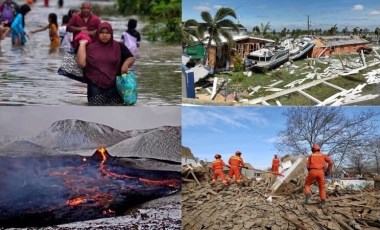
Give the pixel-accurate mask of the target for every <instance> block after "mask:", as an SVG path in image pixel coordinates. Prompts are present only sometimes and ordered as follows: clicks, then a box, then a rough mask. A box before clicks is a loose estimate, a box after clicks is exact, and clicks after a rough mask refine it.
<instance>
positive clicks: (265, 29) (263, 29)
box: [261, 22, 270, 38]
mask: <svg viewBox="0 0 380 230" xmlns="http://www.w3.org/2000/svg"><path fill="white" fill-rule="evenodd" d="M269 23H270V22H268V23H267V24H266V25H265V26H264V24H263V23H261V35H262V36H263V38H265V37H266V35H267V34H268V31H269V30H270V25H269Z"/></svg>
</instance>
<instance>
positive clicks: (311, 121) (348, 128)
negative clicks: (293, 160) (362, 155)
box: [276, 106, 380, 166]
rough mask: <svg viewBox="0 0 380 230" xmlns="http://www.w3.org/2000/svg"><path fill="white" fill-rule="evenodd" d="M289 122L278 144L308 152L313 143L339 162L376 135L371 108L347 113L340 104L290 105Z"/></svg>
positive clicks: (292, 149) (283, 150)
mask: <svg viewBox="0 0 380 230" xmlns="http://www.w3.org/2000/svg"><path fill="white" fill-rule="evenodd" d="M284 115H285V116H286V117H287V121H286V125H285V128H284V129H283V130H281V131H280V132H279V134H278V135H279V137H280V139H279V140H280V141H279V142H278V143H276V148H277V149H278V150H279V151H281V152H290V153H293V154H304V155H307V154H308V153H309V152H310V148H311V146H312V145H313V144H319V145H320V146H321V148H322V151H323V152H325V153H327V154H328V155H330V156H334V159H335V160H336V163H335V165H337V166H340V165H341V164H342V163H343V159H344V157H345V154H346V152H347V150H350V149H352V148H356V147H358V146H362V145H363V142H365V141H366V140H368V139H372V137H374V136H375V135H376V126H377V123H376V120H375V118H376V116H378V115H380V114H379V113H375V112H373V111H371V110H367V111H362V112H361V113H358V114H352V115H351V116H348V115H346V114H345V113H344V111H343V109H342V108H341V107H327V106H321V107H291V108H289V109H287V110H286V111H285V112H284Z"/></svg>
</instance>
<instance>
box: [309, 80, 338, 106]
mask: <svg viewBox="0 0 380 230" xmlns="http://www.w3.org/2000/svg"><path fill="white" fill-rule="evenodd" d="M303 91H304V92H305V93H307V94H309V95H310V96H312V97H315V98H316V99H318V100H320V101H324V100H325V99H327V98H329V97H330V96H332V95H334V94H336V93H339V92H340V91H339V90H337V89H335V88H333V87H330V86H327V85H325V84H322V83H321V84H318V85H316V86H313V87H310V88H307V89H305V90H303ZM314 103H315V102H314Z"/></svg>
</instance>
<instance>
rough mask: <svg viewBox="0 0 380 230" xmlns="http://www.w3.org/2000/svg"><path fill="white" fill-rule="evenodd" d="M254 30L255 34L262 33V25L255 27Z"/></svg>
mask: <svg viewBox="0 0 380 230" xmlns="http://www.w3.org/2000/svg"><path fill="white" fill-rule="evenodd" d="M252 32H253V34H260V27H258V26H255V27H253V29H252Z"/></svg>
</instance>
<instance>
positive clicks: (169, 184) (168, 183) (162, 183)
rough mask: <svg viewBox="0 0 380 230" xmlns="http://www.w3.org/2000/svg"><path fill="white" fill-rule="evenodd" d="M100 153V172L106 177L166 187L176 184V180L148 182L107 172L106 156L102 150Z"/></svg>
mask: <svg viewBox="0 0 380 230" xmlns="http://www.w3.org/2000/svg"><path fill="white" fill-rule="evenodd" d="M100 153H101V154H102V162H101V163H100V171H102V173H104V174H105V175H107V176H111V177H116V178H128V179H138V180H139V181H142V182H144V183H146V184H149V185H167V186H169V187H175V186H176V185H177V184H178V181H177V180H150V179H146V178H137V177H132V176H128V175H120V174H116V173H113V172H108V171H107V170H106V168H105V166H104V162H105V161H106V160H107V156H106V154H105V152H104V149H100Z"/></svg>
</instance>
